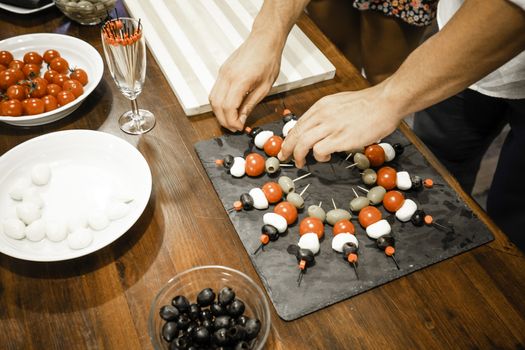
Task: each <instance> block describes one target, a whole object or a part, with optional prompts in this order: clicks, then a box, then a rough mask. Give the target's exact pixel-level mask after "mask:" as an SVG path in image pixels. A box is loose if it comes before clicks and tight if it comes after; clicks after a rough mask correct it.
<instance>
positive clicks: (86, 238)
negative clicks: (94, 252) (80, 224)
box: [67, 228, 93, 250]
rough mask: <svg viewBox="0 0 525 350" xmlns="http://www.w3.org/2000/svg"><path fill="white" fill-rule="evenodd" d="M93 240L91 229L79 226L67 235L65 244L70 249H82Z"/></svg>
mask: <svg viewBox="0 0 525 350" xmlns="http://www.w3.org/2000/svg"><path fill="white" fill-rule="evenodd" d="M91 242H93V232H92V231H91V230H88V229H85V228H80V229H78V230H75V231H74V232H73V233H71V234H70V235H69V236H67V244H68V245H69V248H71V249H75V250H78V249H83V248H86V247H87V246H89V245H90V244H91Z"/></svg>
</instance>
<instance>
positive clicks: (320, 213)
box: [308, 205, 326, 222]
mask: <svg viewBox="0 0 525 350" xmlns="http://www.w3.org/2000/svg"><path fill="white" fill-rule="evenodd" d="M308 216H311V217H314V218H318V219H319V220H321V221H322V222H324V220H325V219H326V213H325V211H324V209H323V208H321V207H320V206H318V205H311V206H309V207H308Z"/></svg>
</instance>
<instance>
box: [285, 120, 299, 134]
mask: <svg viewBox="0 0 525 350" xmlns="http://www.w3.org/2000/svg"><path fill="white" fill-rule="evenodd" d="M295 124H297V120H295V119H292V120H290V121H289V122H288V123H286V124H284V126H283V137H286V136H288V133H289V132H290V130H292V129H293V127H294V126H295Z"/></svg>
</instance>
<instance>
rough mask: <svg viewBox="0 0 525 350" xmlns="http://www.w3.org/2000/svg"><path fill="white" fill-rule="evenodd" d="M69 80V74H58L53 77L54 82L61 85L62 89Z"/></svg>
mask: <svg viewBox="0 0 525 350" xmlns="http://www.w3.org/2000/svg"><path fill="white" fill-rule="evenodd" d="M68 80H69V77H68V76H67V74H57V75H56V76H55V77H54V79H53V84H57V85H58V86H60V87H61V88H62V89H64V88H63V86H64V83H65V82H66V81H68Z"/></svg>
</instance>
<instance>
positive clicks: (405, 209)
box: [396, 198, 417, 222]
mask: <svg viewBox="0 0 525 350" xmlns="http://www.w3.org/2000/svg"><path fill="white" fill-rule="evenodd" d="M416 210H417V204H416V202H414V201H413V200H412V199H408V198H407V199H405V202H404V203H403V205H402V206H401V208H399V209H398V210H397V211H396V218H397V219H398V220H399V221H402V222H407V221H409V220H410V219H411V218H412V215H414V213H415V212H416Z"/></svg>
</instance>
